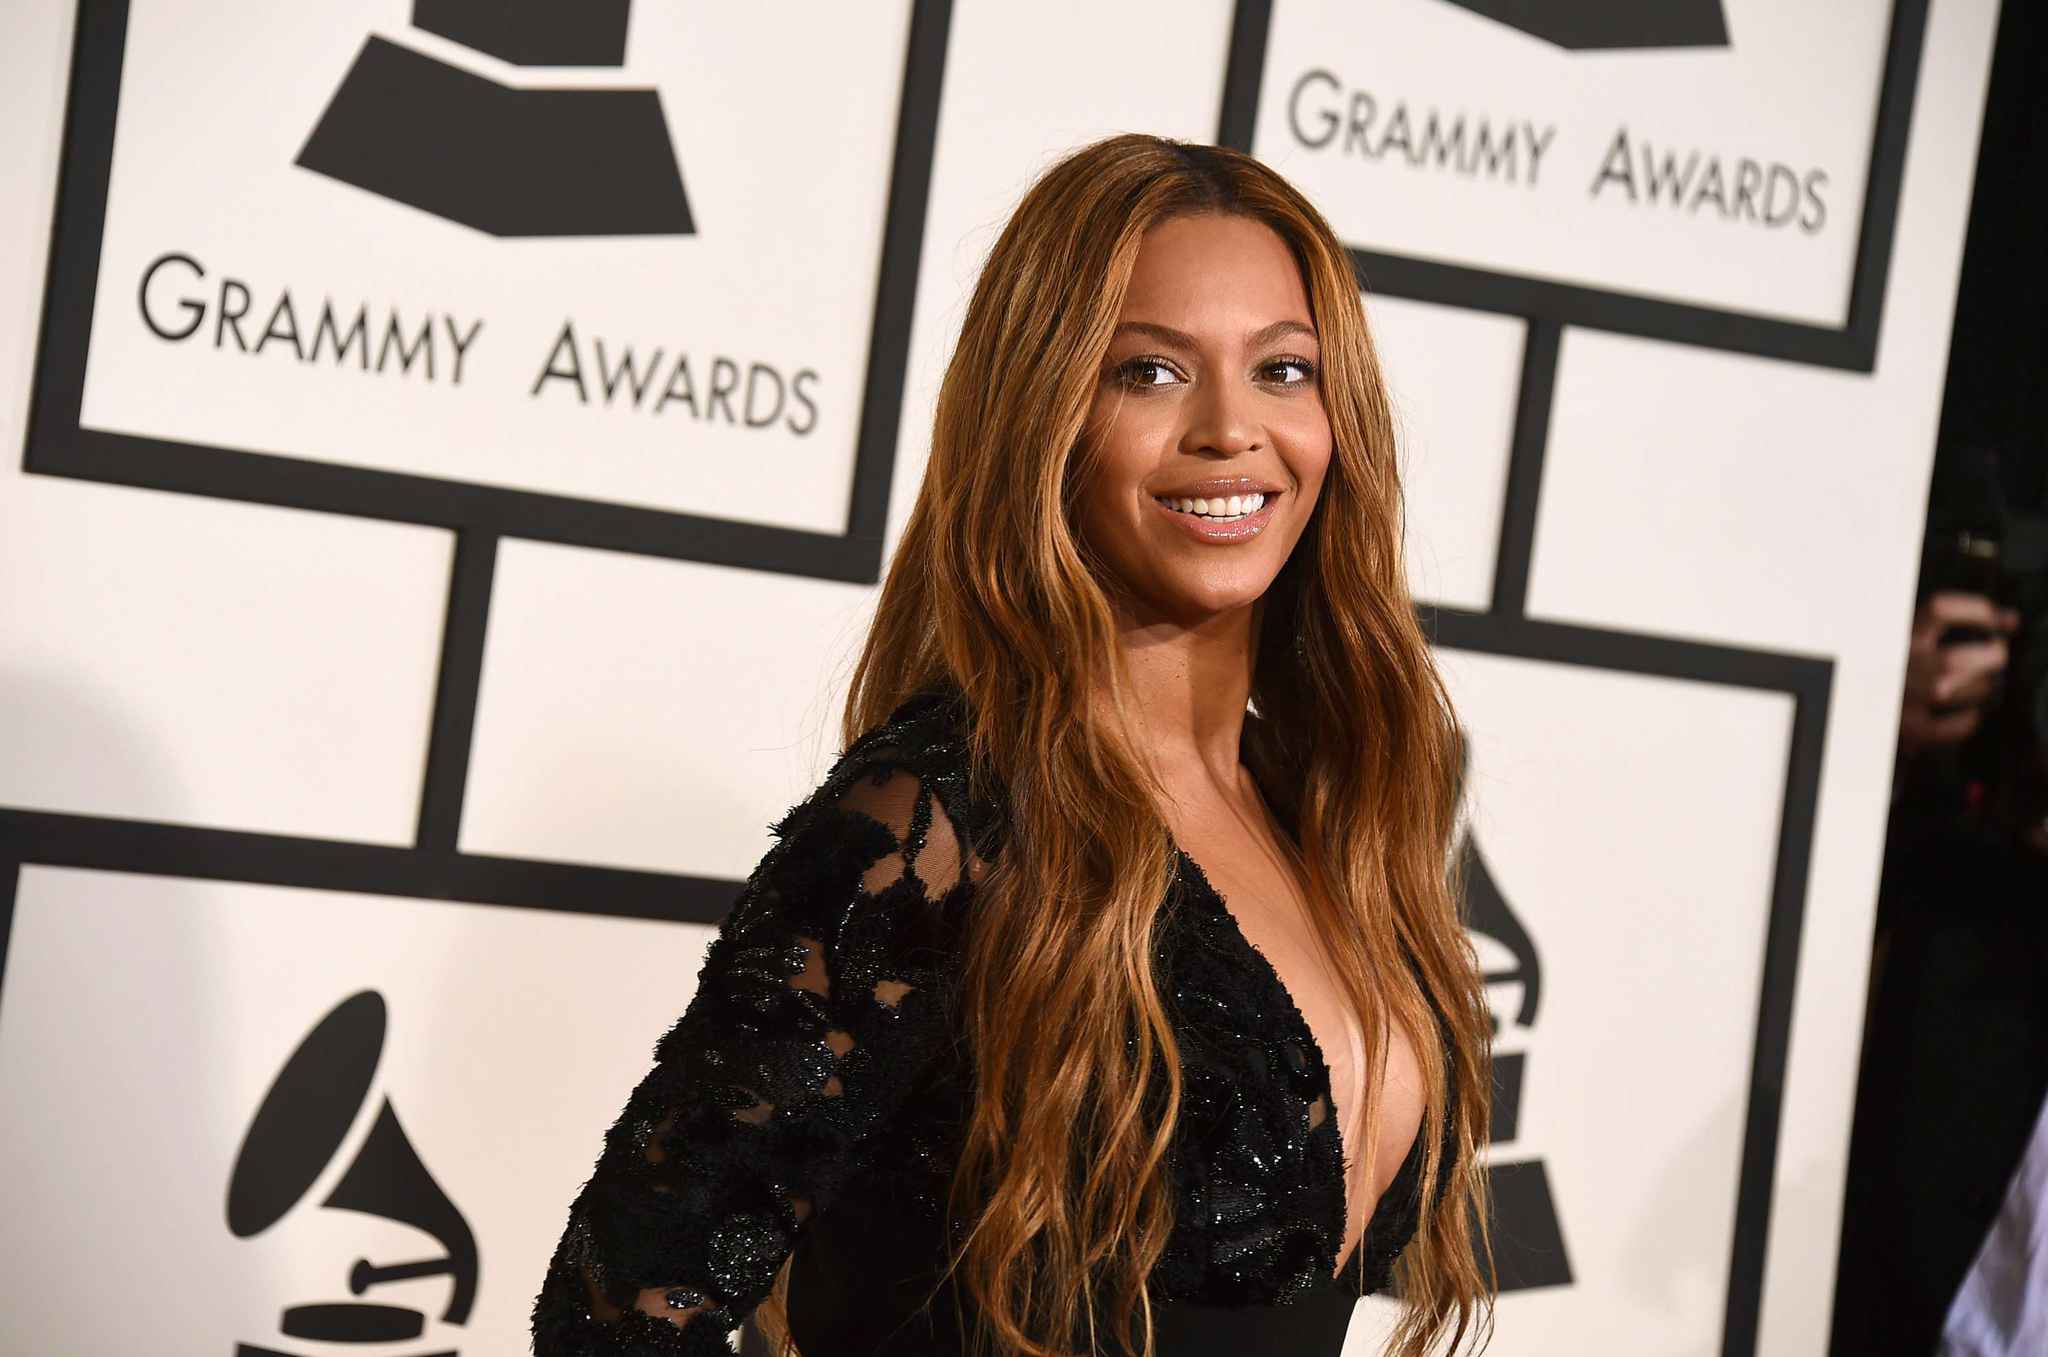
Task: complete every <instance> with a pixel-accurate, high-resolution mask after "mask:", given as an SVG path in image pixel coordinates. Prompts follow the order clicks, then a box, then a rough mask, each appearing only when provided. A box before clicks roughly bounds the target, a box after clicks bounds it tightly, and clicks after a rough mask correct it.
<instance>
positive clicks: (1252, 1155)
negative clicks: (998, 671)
mask: <svg viewBox="0 0 2048 1357" xmlns="http://www.w3.org/2000/svg"><path fill="white" fill-rule="evenodd" d="M959 701H960V699H959V697H958V695H957V693H952V692H948V691H937V692H926V693H920V694H918V695H916V696H914V697H912V698H911V699H909V700H907V701H906V702H905V703H904V704H903V705H902V706H900V707H899V708H898V709H897V710H896V712H894V713H893V714H892V715H891V716H890V718H889V720H888V721H886V722H884V723H883V724H882V725H880V726H877V727H876V728H874V729H873V730H870V731H869V732H867V733H866V734H865V735H863V736H862V737H861V738H860V739H859V740H856V741H855V742H854V743H853V744H852V745H851V746H849V747H848V749H847V750H846V751H845V752H844V753H842V754H841V755H840V756H839V758H838V759H837V760H836V761H835V762H834V764H833V766H832V769H831V771H830V772H829V773H828V774H827V776H826V777H825V779H824V781H823V782H822V784H821V785H820V786H819V787H818V788H817V790H816V791H814V792H813V793H812V794H811V795H810V796H809V797H807V798H806V799H805V800H804V801H803V802H802V803H801V804H799V805H797V806H796V807H794V808H792V809H791V810H790V811H789V812H788V813H787V814H786V815H784V816H783V817H782V819H781V820H779V821H778V822H776V823H775V824H774V825H773V826H772V827H771V829H772V832H773V834H774V843H773V845H772V846H771V848H770V849H769V851H768V853H767V854H766V856H764V857H763V858H762V860H761V862H760V864H759V865H758V866H757V867H756V868H755V869H754V871H753V873H752V874H751V875H750V876H749V878H748V879H747V882H746V884H745V886H744V887H743V888H742V890H741V892H740V894H739V897H738V899H737V901H736V902H735V904H734V905H733V908H732V909H731V911H730V912H729V913H728V914H727V916H726V918H725V919H724V921H723V922H722V923H721V924H720V925H719V932H718V936H717V937H716V938H715V939H714V940H713V942H712V944H711V947H710V949H709V950H708V952H707V953H706V955H705V960H704V966H703V969H702V971H701V972H700V973H699V975H698V978H697V989H696V993H695V995H694V996H693V998H692V999H691V1001H690V1003H689V1005H688V1007H687V1009H686V1010H685V1011H684V1013H683V1015H682V1016H681V1018H680V1019H679V1020H678V1021H677V1022H676V1024H675V1025H674V1027H673V1028H671V1029H670V1030H669V1032H668V1033H667V1034H666V1035H665V1036H663V1037H662V1038H661V1040H660V1042H659V1043H658V1044H657V1046H656V1048H655V1051H654V1066H653V1068H652V1070H651V1071H650V1072H649V1073H648V1074H647V1076H646V1077H645V1078H644V1079H643V1080H642V1081H641V1083H640V1085H639V1086H638V1087H637V1088H635V1089H634V1090H633V1092H632V1095H631V1097H630V1099H629V1100H628V1102H627V1104H626V1107H625V1110H624V1111H623V1112H622V1113H621V1114H620V1116H619V1118H618V1120H617V1121H616V1123H615V1124H614V1125H613V1126H612V1128H611V1129H610V1131H609V1132H608V1133H607V1135H606V1137H605V1140H604V1146H603V1151H602V1154H601V1155H600V1157H599V1159H598V1161H597V1164H596V1167H595V1171H594V1172H593V1174H592V1176H591V1178H590V1179H589V1181H588V1182H587V1183H586V1184H585V1185H584V1187H583V1189H582V1190H581V1191H580V1192H579V1193H578V1194H577V1196H576V1198H575V1200H574V1202H573V1204H572V1205H571V1208H570V1213H569V1222H568V1226H567V1228H566V1229H565V1230H564V1232H563V1235H562V1238H561V1242H560V1244H559V1245H558V1246H557V1248H556V1250H555V1254H554V1257H553V1259H552V1261H551V1263H550V1265H549V1268H548V1272H547V1276H546V1280H545V1282H544V1284H543V1286H542V1289H541V1292H540V1295H539V1297H538V1299H537V1300H536V1301H535V1304H534V1309H533V1338H534V1351H535V1352H536V1353H537V1354H540V1357H558V1355H560V1357H566V1355H568V1354H578V1355H586V1354H587V1355H588V1357H598V1354H614V1355H615V1354H636V1355H639V1354H645V1355H647V1357H654V1355H655V1354H662V1355H664V1357H728V1354H729V1353H730V1352H731V1348H730V1346H729V1344H728V1340H727V1337H726V1335H727V1334H728V1333H729V1332H730V1331H731V1330H732V1329H734V1328H736V1327H738V1326H739V1325H740V1324H741V1323H742V1322H743V1321H744V1320H745V1318H746V1317H747V1316H748V1315H749V1314H750V1313H751V1312H752V1311H753V1310H754V1308H755V1307H756V1306H758V1305H759V1304H760V1303H761V1301H762V1300H764V1299H765V1298H766V1297H767V1295H768V1292H769V1290H770V1288H771V1287H772V1285H773V1283H774V1279H775V1275H776V1272H777V1270H778V1269H779V1268H780V1267H781V1265H782V1263H783V1261H784V1260H785V1259H786V1258H787V1257H788V1256H789V1255H790V1253H791V1251H792V1250H793V1249H795V1248H796V1247H798V1245H799V1243H800V1241H801V1240H802V1238H803V1236H804V1232H805V1227H806V1225H807V1223H808V1222H809V1221H810V1220H811V1219H812V1218H813V1217H814V1216H817V1215H819V1214H820V1213H824V1212H827V1211H829V1210H831V1209H832V1208H833V1207H834V1205H835V1204H836V1203H841V1202H844V1206H843V1210H844V1211H845V1212H848V1213H852V1212H857V1211H863V1210H867V1209H869V1205H870V1204H877V1205H876V1208H875V1209H877V1210H878V1211H882V1212H889V1213H894V1214H896V1215H897V1216H898V1217H900V1218H905V1219H907V1218H920V1219H923V1218H931V1219H935V1218H936V1217H937V1216H938V1214H939V1213H940V1209H941V1208H940V1203H941V1201H942V1199H943V1196H944V1190H945V1184H946V1181H947V1178H948V1176H949V1171H950V1158H949V1150H950V1148H951V1146H952V1144H953V1140H952V1136H953V1133H954V1132H955V1131H956V1130H957V1128H958V1127H959V1126H960V1125H961V1123H962V1121H963V1119H964V1117H965V1115H966V1112H967V1110H968V1107H969V1104H968V1102H967V1099H968V1098H969V1097H970V1096H971V1095H970V1090H971V1087H972V1084H971V1078H970V1077H969V1074H968V1071H966V1070H965V1068H964V1067H963V1057H962V1054H961V1048H960V1046H959V1045H958V1043H957V1042H956V1041H955V1038H954V1034H953V1031H952V1028H951V1025H950V1023H949V1022H948V1020H947V1011H948V996H947V981H948V977H949V975H950V974H951V968H950V960H951V958H952V957H953V956H954V955H955V950H956V947H957V944H958V940H959V928H960V923H961V920H962V918H963V916H964V911H966V910H967V909H968V908H970V907H971V903H972V899H973V895H974V890H975V884H976V881H977V880H978V878H979V876H980V874H981V870H982V869H983V868H984V867H985V866H986V864H987V863H988V861H990V860H991V859H992V858H993V857H994V856H995V855H996V854H997V853H999V852H1000V850H1001V845H1002V839H1003V837H1004V819H1003V814H1002V809H1001V807H1000V805H998V804H988V803H985V802H981V801H976V800H973V799H971V798H970V797H969V794H968V787H967V778H966V759H965V745H964V740H963V738H962V728H961V725H960V716H961V712H962V709H961V707H960V706H959V705H958V704H959ZM1173 896H1174V898H1173V899H1172V900H1171V901H1169V904H1168V907H1167V908H1166V909H1164V910H1163V911H1162V914H1161V928H1160V931H1159V938H1160V941H1159V944H1158V948H1157V951H1156V956H1157V958H1158V962H1159V965H1160V966H1161V967H1162V970H1161V974H1162V976H1163V977H1164V988H1165V990H1166V992H1167V993H1168V994H1169V996H1170V999H1171V1002H1172V1004H1173V1005H1174V1011H1175V1016H1176V1022H1177V1024H1178V1030H1179V1031H1180V1035H1181V1043H1180V1044H1181V1055H1182V1062H1183V1072H1184V1080H1185V1085H1184V1093H1183V1100H1182V1104H1181V1126H1180V1130H1179V1132H1178V1134H1177V1135H1176V1138H1175V1149H1174V1154H1173V1159H1172V1164H1171V1172H1172V1173H1173V1174H1174V1182H1175V1183H1176V1184H1177V1188H1178V1191H1177V1206H1178V1210H1177V1218H1176V1223H1175V1227H1174V1230H1173V1232H1172V1234H1171V1236H1170V1237H1169V1240H1168V1244H1167V1250H1166V1253H1165V1255H1164V1256H1163V1257H1162V1258H1161V1260H1160V1262H1159V1264H1158V1267H1157V1268H1156V1269H1155V1273H1154V1277H1153V1293H1154V1295H1155V1296H1156V1297H1158V1298H1160V1299H1162V1300H1176V1299H1185V1300H1191V1301H1197V1302H1202V1303H1206V1304H1220V1305H1251V1304H1287V1303H1289V1302H1291V1301H1293V1300H1295V1299H1296V1298H1297V1297H1299V1296H1300V1295H1301V1294H1302V1293H1303V1292H1305V1291H1306V1290H1307V1289H1308V1288H1310V1287H1311V1286H1316V1285H1335V1284H1337V1283H1333V1282H1332V1278H1331V1274H1332V1273H1333V1272H1334V1271H1335V1268H1336V1263H1337V1258H1336V1251H1337V1249H1338V1247H1339V1246H1340V1245H1341V1243H1342V1241H1343V1239H1344V1235H1345V1224H1346V1221H1345V1211H1346V1206H1345V1200H1344V1183H1345V1171H1344V1168H1345V1166H1344V1162H1343V1150H1342V1146H1341V1141H1340V1138H1339V1135H1338V1131H1337V1127H1336V1122H1335V1119H1334V1118H1332V1117H1330V1116H1328V1115H1323V1116H1321V1117H1320V1118H1318V1117H1316V1116H1315V1115H1314V1112H1315V1109H1316V1108H1317V1107H1318V1106H1320V1107H1321V1108H1322V1109H1324V1110H1325V1111H1326V1110H1327V1108H1328V1106H1329V1102H1328V1098H1329V1093H1330V1088H1329V1070H1328V1068H1327V1066H1326V1065H1325V1064H1324V1062H1323V1059H1322V1057H1321V1054H1320V1052H1319V1051H1318V1050H1317V1048H1316V1046H1315V1041H1314V1038H1313V1036H1312V1035H1311V1034H1310V1032H1309V1030H1308V1027H1307V1025H1306V1023H1305V1022H1304V1021H1303V1020H1302V1018H1301V1015H1300V1013H1299V1011H1298V1010H1297V1009H1296V1008H1295V1006H1294V1004H1293V1002H1292V1000H1291V999H1290V998H1289V997H1288V995H1287V992H1286V990H1285V987H1284V986H1283V985H1282V984H1281V983H1280V981H1279V978H1278V976H1277V975H1276V974H1275V973H1274V972H1273V970H1272V968H1271V967H1270V966H1268V965H1267V964H1266V963H1265V961H1264V958H1263V957H1262V956H1260V955H1259V954H1258V952H1257V951H1256V950H1255V949H1254V948H1252V947H1251V946H1250V945H1249V943H1248V942H1247V941H1246V940H1245V938H1244V936H1243V935H1242V933H1240V932H1239V931H1238V929H1237V926H1236V924H1235V922H1234V920H1233V919H1232V917H1231V915H1230V913H1229V911H1228V910H1227V909H1226V908H1225V907H1224V906H1223V904H1222V901H1221V899H1220V897H1218V896H1217V895H1216V893H1215V891H1214V890H1213V889H1212V888H1211V887H1210V886H1209V883H1208V881H1207V879H1206V878H1205V877H1204V876H1203V875H1202V873H1201V869H1200V868H1199V867H1198V866H1196V865H1195V863H1194V862H1193V860H1192V859H1190V858H1188V857H1186V855H1185V854H1178V855H1177V864H1176V874H1175V888H1174V892H1173ZM1445 1129H1446V1142H1447V1144H1448V1143H1449V1137H1450V1134H1451V1131H1452V1128H1451V1127H1448V1126H1447V1127H1446V1128H1445ZM1420 1151H1421V1137H1420V1135H1418V1136H1417V1138H1416V1143H1415V1146H1414V1148H1413V1149H1411V1151H1410V1153H1409V1156H1408V1159H1407V1160H1406V1161H1405V1162H1404V1163H1403V1164H1402V1166H1401V1169H1400V1171H1399V1173H1398V1174H1397V1175H1396V1177H1395V1179H1394V1181H1393V1183H1392V1185H1391V1186H1390V1187H1389V1188H1388V1190H1387V1192H1386V1193H1385V1194H1384V1195H1383V1196H1382V1197H1381V1199H1380V1203H1379V1206H1378V1209H1377V1210H1376V1211H1375V1212H1374V1214H1373V1217H1372V1219H1371V1221H1370V1223H1369V1225H1368V1228H1367V1230H1366V1234H1365V1238H1364V1241H1363V1244H1362V1245H1361V1250H1362V1253H1363V1257H1362V1259H1361V1260H1359V1273H1358V1275H1360V1276H1362V1283H1363V1289H1364V1291H1365V1292H1370V1291H1373V1290H1377V1289H1380V1288H1382V1287H1384V1285H1385V1284H1386V1282H1387V1279H1388V1276H1389V1273H1390V1270H1391V1268H1392V1265H1393V1262H1394V1259H1395V1258H1396V1257H1397V1256H1398V1254H1399V1252H1400V1250H1401V1249H1402V1248H1403V1247H1404V1246H1405V1245H1406V1243H1407V1241H1408V1239H1409V1238H1410V1237H1411V1236H1412V1234H1413V1232H1414V1229H1415V1225H1416V1205H1417V1202H1416V1199H1417V1196H1418V1193H1417V1187H1418V1185H1419V1165H1420V1159H1421V1156H1420ZM1449 1159H1450V1156H1449V1155H1448V1154H1446V1155H1445V1167H1446V1169H1448V1167H1449ZM1346 1275H1347V1278H1348V1277H1350V1276H1352V1275H1353V1274H1352V1273H1351V1272H1350V1271H1348V1270H1347V1274H1346ZM1343 1285H1345V1287H1346V1289H1347V1290H1348V1289H1350V1283H1349V1282H1348V1281H1347V1282H1346V1283H1344V1284H1343Z"/></svg>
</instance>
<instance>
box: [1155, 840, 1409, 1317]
mask: <svg viewBox="0 0 2048 1357" xmlns="http://www.w3.org/2000/svg"><path fill="white" fill-rule="evenodd" d="M1167 841H1168V842H1170V843H1171V844H1172V845H1173V851H1174V855H1175V857H1176V858H1177V859H1178V860H1179V862H1180V863H1181V865H1182V866H1184V867H1187V868H1188V869H1189V870H1190V871H1192V873H1193V874H1194V878H1195V882H1196V885H1197V888H1198V890H1199V892H1200V893H1201V894H1204V895H1206V896H1207V897H1208V899H1209V900H1210V901H1212V902H1213V903H1214V905H1215V907H1216V911H1217V913H1219V914H1221V915H1222V916H1223V919H1224V921H1225V922H1226V923H1228V924H1229V925H1230V931H1231V933H1232V934H1233V935H1234V936H1235V937H1236V938H1237V940H1238V941H1239V942H1241V943H1243V944H1244V947H1245V950H1246V951H1248V952H1250V953H1251V955H1252V956H1253V957H1254V958H1255V959H1256V960H1257V963H1258V964H1259V965H1260V966H1262V967H1264V968H1265V971H1266V974H1267V975H1268V976H1269V977H1271V979H1272V981H1273V988H1274V990H1275V991H1276V992H1278V994H1279V995H1280V998H1281V1000H1282V1002H1284V1003H1285V1004H1286V1005H1287V1013H1288V1016H1289V1017H1290V1018H1291V1020H1292V1024H1293V1026H1294V1028H1295V1029H1296V1031H1297V1035H1298V1036H1299V1037H1300V1038H1301V1039H1302V1040H1303V1041H1304V1042H1305V1043H1306V1045H1307V1047H1308V1053H1309V1057H1310V1058H1311V1059H1312V1060H1314V1061H1315V1062H1316V1063H1315V1068H1319V1069H1321V1070H1322V1072H1323V1076H1322V1085H1323V1096H1324V1097H1325V1098H1326V1099H1328V1101H1329V1104H1330V1114H1329V1115H1330V1129H1331V1134H1332V1135H1334V1136H1336V1138H1337V1161H1338V1183H1337V1210H1338V1216H1339V1219H1338V1222H1337V1243H1336V1247H1337V1248H1339V1249H1341V1248H1343V1247H1344V1238H1345V1236H1346V1235H1348V1234H1349V1233H1350V1232H1351V1221H1352V1217H1353V1216H1354V1215H1355V1214H1356V1211H1355V1210H1354V1209H1353V1207H1352V1203H1351V1162H1352V1161H1351V1159H1350V1157H1349V1152H1348V1151H1347V1150H1346V1149H1345V1146H1344V1123H1343V1122H1341V1121H1339V1120H1338V1113H1339V1108H1338V1106H1337V1090H1336V1088H1335V1087H1334V1086H1333V1081H1332V1079H1331V1077H1330V1062H1329V1060H1328V1058H1327V1057H1325V1056H1324V1054H1323V1047H1322V1043H1321V1042H1319V1041H1317V1040H1316V1031H1315V1028H1313V1027H1311V1026H1309V1022H1308V1018H1307V1017H1306V1016H1305V1015H1304V1014H1303V1013H1302V1011H1301V1005H1300V1004H1298V1003H1296V1002H1295V999H1294V992H1293V991H1292V990H1290V989H1288V988H1287V981H1286V980H1284V979H1282V978H1281V975H1280V968H1279V967H1277V966H1275V965H1274V964H1273V962H1272V958H1270V957H1268V956H1267V955H1266V954H1265V952H1264V951H1262V950H1261V949H1260V947H1259V945H1258V944H1257V943H1255V942H1253V941H1252V940H1251V935H1250V934H1248V933H1246V932H1245V931H1244V926H1243V925H1242V924H1240V923H1239V922H1238V919H1237V915H1235V914H1234V913H1232V912H1231V909H1230V902H1229V901H1228V900H1226V899H1224V898H1223V892H1222V891H1219V890H1217V889H1216V885H1215V883H1214V882H1212V881H1210V880H1209V874H1208V873H1207V872H1205V871H1203V870H1202V864H1201V863H1199V862H1197V861H1195V859H1194V858H1193V857H1192V856H1191V855H1190V854H1189V853H1188V851H1187V850H1186V849H1185V848H1182V847H1181V846H1180V841H1179V840H1178V839H1175V838H1174V837H1173V835H1172V834H1171V833H1170V832H1169V833H1168V835H1167ZM1425 1120H1427V1119H1426V1118H1425ZM1422 1131H1423V1128H1422V1127H1421V1126H1417V1127H1416V1128H1415V1138H1414V1139H1413V1140H1412V1141H1410V1142H1409V1145H1408V1154H1407V1156H1406V1157H1405V1158H1404V1159H1403V1160H1402V1161H1401V1164H1400V1167H1399V1168H1397V1169H1395V1170H1394V1176H1393V1177H1392V1178H1391V1179H1389V1180H1388V1182H1387V1188H1386V1191H1384V1192H1382V1193H1380V1197H1379V1201H1378V1202H1376V1203H1375V1204H1374V1206H1373V1210H1372V1212H1371V1214H1369V1215H1368V1216H1367V1217H1366V1218H1365V1228H1364V1229H1363V1230H1361V1231H1359V1234H1358V1242H1357V1243H1356V1244H1354V1245H1352V1246H1351V1251H1350V1252H1349V1253H1347V1254H1345V1255H1344V1258H1343V1261H1342V1262H1340V1263H1339V1264H1338V1265H1337V1270H1336V1271H1335V1272H1328V1273H1324V1274H1323V1275H1322V1277H1320V1278H1319V1279H1318V1283H1319V1284H1324V1283H1327V1284H1330V1285H1338V1284H1341V1282H1342V1279H1343V1274H1344V1273H1345V1271H1346V1270H1347V1269H1349V1268H1350V1267H1351V1265H1352V1263H1353V1262H1354V1261H1356V1260H1357V1259H1358V1258H1359V1257H1360V1256H1361V1255H1362V1254H1363V1253H1364V1252H1365V1242H1366V1237H1367V1236H1368V1235H1370V1234H1371V1233H1372V1228H1373V1226H1374V1225H1375V1224H1377V1223H1378V1222H1379V1218H1380V1211H1381V1208H1382V1206H1384V1204H1385V1203H1386V1202H1388V1201H1390V1200H1392V1193H1393V1191H1394V1189H1395V1188H1396V1187H1397V1186H1399V1185H1400V1183H1401V1182H1402V1180H1403V1179H1405V1178H1407V1177H1408V1175H1409V1174H1410V1172H1411V1171H1412V1170H1413V1169H1414V1166H1415V1165H1414V1161H1415V1152H1416V1151H1417V1150H1419V1149H1421V1148H1422ZM1317 1270H1318V1271H1321V1269H1317Z"/></svg>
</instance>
